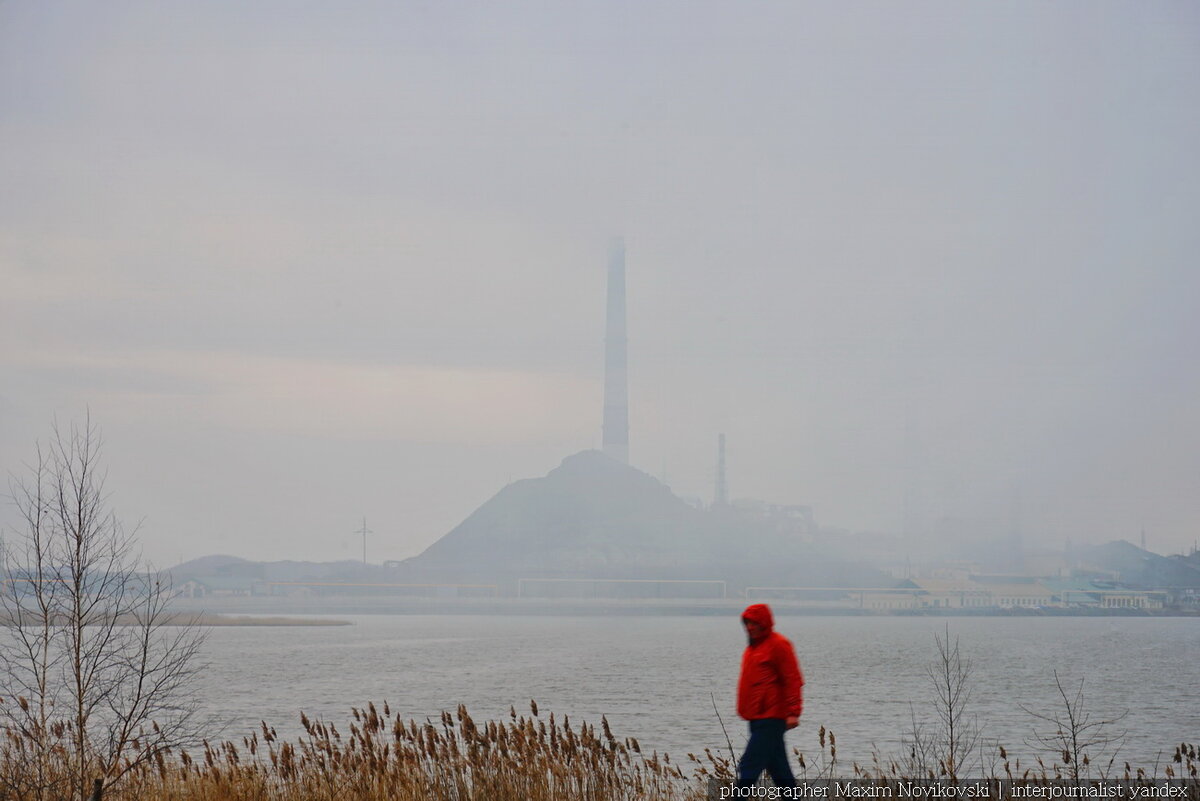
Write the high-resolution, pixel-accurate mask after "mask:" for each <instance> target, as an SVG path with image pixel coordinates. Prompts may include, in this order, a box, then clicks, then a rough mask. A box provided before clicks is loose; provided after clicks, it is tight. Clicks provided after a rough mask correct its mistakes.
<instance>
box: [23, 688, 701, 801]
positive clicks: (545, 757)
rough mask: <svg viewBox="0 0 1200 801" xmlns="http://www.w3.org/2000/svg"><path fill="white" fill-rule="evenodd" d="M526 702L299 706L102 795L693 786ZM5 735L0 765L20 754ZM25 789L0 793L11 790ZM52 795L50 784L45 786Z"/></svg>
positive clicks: (173, 800) (676, 771) (466, 797)
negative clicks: (407, 709) (276, 721)
mask: <svg viewBox="0 0 1200 801" xmlns="http://www.w3.org/2000/svg"><path fill="white" fill-rule="evenodd" d="M531 708H532V714H531V715H529V716H525V715H520V716H518V715H517V713H516V711H515V710H512V711H511V716H510V719H509V720H506V721H501V722H497V721H488V722H487V723H484V724H476V723H475V721H474V720H472V719H471V716H470V715H469V714H468V713H467V710H466V709H465V708H464V707H462V706H460V707H459V708H458V711H457V713H456V714H453V715H451V714H450V713H443V714H442V716H441V719H440V720H438V721H436V722H434V721H426V722H416V721H412V720H409V721H404V720H402V719H400V717H399V716H393V715H392V714H391V712H390V710H389V709H388V707H387V705H386V704H385V705H384V707H383V709H382V710H380V709H377V708H376V707H375V705H373V704H372V705H370V706H368V707H367V708H366V709H365V710H358V709H356V710H353V712H352V720H351V722H350V724H349V727H348V730H347V731H345V732H341V731H339V730H338V729H337V727H336V726H334V725H333V724H331V723H327V722H323V721H315V720H310V719H308V718H307V717H304V716H303V715H302V716H301V723H302V724H303V726H304V730H305V734H304V735H303V736H301V737H300V738H299V739H298V740H297V741H295V742H281V741H280V740H279V739H278V738H277V737H276V735H275V732H274V730H273V729H271V728H270V727H269V726H267V725H266V724H265V723H264V724H262V728H261V731H259V732H256V733H254V734H253V735H251V736H248V737H245V738H243V739H242V741H241V742H240V743H233V742H223V743H221V744H219V745H214V744H205V745H204V747H203V750H202V751H200V752H197V753H196V754H194V755H193V754H189V753H187V752H181V753H179V754H177V755H169V756H168V755H163V756H160V757H159V758H158V759H157V760H155V761H154V762H152V763H150V764H148V765H146V766H144V767H141V768H138V769H136V770H133V771H131V772H130V773H129V774H127V775H126V776H125V777H124V778H123V779H122V780H121V782H119V783H118V784H117V785H115V786H113V787H112V788H110V789H109V790H108V791H107V792H106V793H105V795H104V798H105V799H112V800H113V801H149V800H150V799H155V801H185V800H186V801H301V799H303V801H335V800H336V801H345V800H346V799H355V801H377V800H378V801H383V800H384V799H387V801H430V799H452V800H453V801H574V800H575V799H579V800H580V801H583V800H584V799H587V801H626V800H628V801H635V800H636V801H668V799H672V800H678V799H699V798H703V796H704V793H703V792H702V790H701V788H700V785H699V783H698V782H696V781H693V780H692V777H690V776H689V775H688V774H686V773H685V772H684V771H683V770H682V769H681V768H680V767H679V766H678V765H676V764H674V763H672V762H671V761H670V760H669V758H667V757H659V756H658V755H657V754H650V755H645V754H642V753H641V748H640V746H639V744H638V742H637V740H635V739H632V738H630V739H624V740H621V739H617V737H616V736H615V735H614V734H613V733H612V731H611V730H610V728H609V726H608V722H607V720H604V719H602V720H601V728H600V731H599V732H597V730H596V728H595V727H594V726H591V725H589V724H587V723H581V724H578V725H576V726H572V724H571V722H570V721H569V720H567V719H566V718H563V719H561V720H555V718H554V716H553V715H550V716H549V718H548V719H542V718H540V717H539V716H538V714H537V706H536V704H532V705H531ZM17 746H18V743H17V742H16V741H14V740H13V739H12V738H10V741H9V743H8V745H7V746H6V747H4V748H3V750H0V775H4V771H5V770H6V768H7V767H8V766H11V765H13V762H12V761H11V760H13V759H21V758H23V755H22V753H21V751H20V749H19V748H17ZM27 797H30V796H28V795H26V794H25V793H21V794H17V793H15V792H14V793H13V794H9V795H5V792H4V790H3V783H2V782H0V799H3V801H8V799H14V801H15V799H21V801H25V799H26V798H27ZM50 797H53V796H50Z"/></svg>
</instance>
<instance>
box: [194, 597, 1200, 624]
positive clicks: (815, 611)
mask: <svg viewBox="0 0 1200 801" xmlns="http://www.w3.org/2000/svg"><path fill="white" fill-rule="evenodd" d="M751 602H752V601H748V600H747V599H733V598H730V599H714V600H711V601H694V600H657V601H647V600H645V599H638V600H617V599H559V600H553V599H541V598H539V599H530V598H489V599H480V598H411V597H409V598H397V597H380V596H376V597H348V596H326V597H305V598H294V597H293V598H289V597H285V596H237V597H223V598H204V599H182V598H181V599H176V600H175V602H174V605H173V608H174V610H175V612H174V614H177V615H183V614H202V615H213V616H216V617H222V616H231V615H242V616H250V617H252V618H255V617H267V619H271V617H270V616H293V615H529V616H536V615H546V616H562V617H583V616H592V615H595V616H612V617H623V616H636V615H645V616H704V615H713V616H730V615H733V616H736V615H738V614H740V613H741V611H742V609H743V608H744V607H745V605H746V604H747V603H751ZM768 603H770V604H771V609H772V611H773V612H774V613H775V614H776V616H785V617H799V616H816V617H906V618H907V617H937V618H942V617H971V618H978V617H1004V618H1011V617H1020V618H1039V617H1119V618H1131V617H1136V618H1164V617H1171V618H1175V617H1188V618H1197V617H1200V610H1174V609H1155V610H1141V609H1098V608H1089V607H1079V608H1055V607H1047V608H1041V609H971V608H966V609H954V608H949V609H892V610H873V609H858V608H845V607H817V606H811V605H808V606H806V605H803V604H791V603H788V602H786V601H779V600H771V601H768ZM342 622H343V623H344V621H342ZM306 624H308V625H336V622H328V623H311V624H309V623H307V621H299V622H295V623H292V622H283V623H280V625H306ZM218 625H222V624H218ZM223 625H234V624H228V623H226V624H223ZM243 625H255V624H253V623H245V624H243ZM257 625H271V624H257Z"/></svg>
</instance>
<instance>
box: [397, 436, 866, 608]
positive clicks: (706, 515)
mask: <svg viewBox="0 0 1200 801" xmlns="http://www.w3.org/2000/svg"><path fill="white" fill-rule="evenodd" d="M404 568H405V569H406V571H411V573H412V574H414V575H421V576H424V577H426V578H429V579H436V580H447V581H463V580H466V579H488V580H496V579H501V578H513V577H517V576H526V577H543V578H550V577H563V578H648V579H651V578H652V579H671V578H678V579H722V580H726V581H731V582H734V583H755V584H770V585H778V586H796V585H807V586H831V585H842V586H845V585H858V586H880V585H879V584H878V583H877V582H879V581H884V580H885V579H884V578H883V577H882V576H881V575H880V574H878V573H877V572H876V571H875V570H873V569H871V568H868V567H865V566H862V565H851V564H847V563H843V562H839V561H836V560H833V559H827V558H820V557H818V556H816V555H814V554H813V553H812V549H811V547H809V546H806V545H805V544H804V542H803V541H802V539H801V537H799V536H798V535H797V533H796V532H795V531H786V530H780V529H779V527H778V526H777V525H776V524H775V523H772V522H771V521H767V520H764V519H759V518H754V517H751V516H747V515H743V514H738V513H736V512H734V511H733V510H730V509H728V508H726V509H720V510H713V511H706V510H702V509H698V508H696V507H694V506H691V505H689V504H687V503H685V502H684V501H682V500H680V499H679V498H677V497H676V496H675V495H674V494H672V493H671V490H670V489H669V488H668V487H667V486H666V485H664V484H663V483H661V482H660V481H658V480H657V479H655V478H654V477H652V476H650V475H647V474H646V473H643V472H642V471H640V470H637V469H635V468H632V467H629V466H628V465H625V464H622V463H620V462H618V461H616V460H615V459H611V458H609V457H608V456H605V455H604V454H602V453H600V452H599V451H583V452H581V453H577V454H575V455H573V456H569V457H567V458H566V459H564V460H563V462H562V464H561V465H560V466H559V467H557V468H555V469H554V470H552V471H550V473H549V474H547V475H546V476H545V477H544V478H535V479H525V480H522V481H517V482H514V483H513V484H510V485H508V486H507V487H505V488H504V489H502V490H501V491H500V492H499V493H497V494H496V496H495V497H493V498H492V499H491V500H489V501H488V502H487V503H485V504H483V506H481V507H479V509H477V510H476V511H475V512H474V513H473V514H472V515H471V516H470V517H468V518H467V519H466V520H464V521H463V522H462V523H461V524H460V525H459V526H458V527H456V528H455V529H454V530H453V531H451V532H449V533H448V534H446V535H445V536H444V537H442V538H441V539H440V540H438V541H437V542H436V543H434V544H433V545H431V546H430V547H429V548H428V549H426V550H425V552H424V553H422V554H421V555H420V556H417V557H414V558H412V559H409V560H407V561H406V562H405V563H404Z"/></svg>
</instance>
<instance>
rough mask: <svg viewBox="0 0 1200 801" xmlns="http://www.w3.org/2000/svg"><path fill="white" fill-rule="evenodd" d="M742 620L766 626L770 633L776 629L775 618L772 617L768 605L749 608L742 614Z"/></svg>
mask: <svg viewBox="0 0 1200 801" xmlns="http://www.w3.org/2000/svg"><path fill="white" fill-rule="evenodd" d="M742 620H751V621H753V622H755V623H757V624H758V625H760V626H766V627H767V630H768V631H770V630H771V629H773V628H775V618H774V617H772V615H771V607H769V606H767V605H766V604H751V605H750V606H747V607H746V611H745V612H742Z"/></svg>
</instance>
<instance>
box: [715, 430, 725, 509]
mask: <svg viewBox="0 0 1200 801" xmlns="http://www.w3.org/2000/svg"><path fill="white" fill-rule="evenodd" d="M728 505H729V489H728V488H727V487H726V485H725V435H724V434H717V488H716V491H715V492H714V493H713V506H728Z"/></svg>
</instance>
